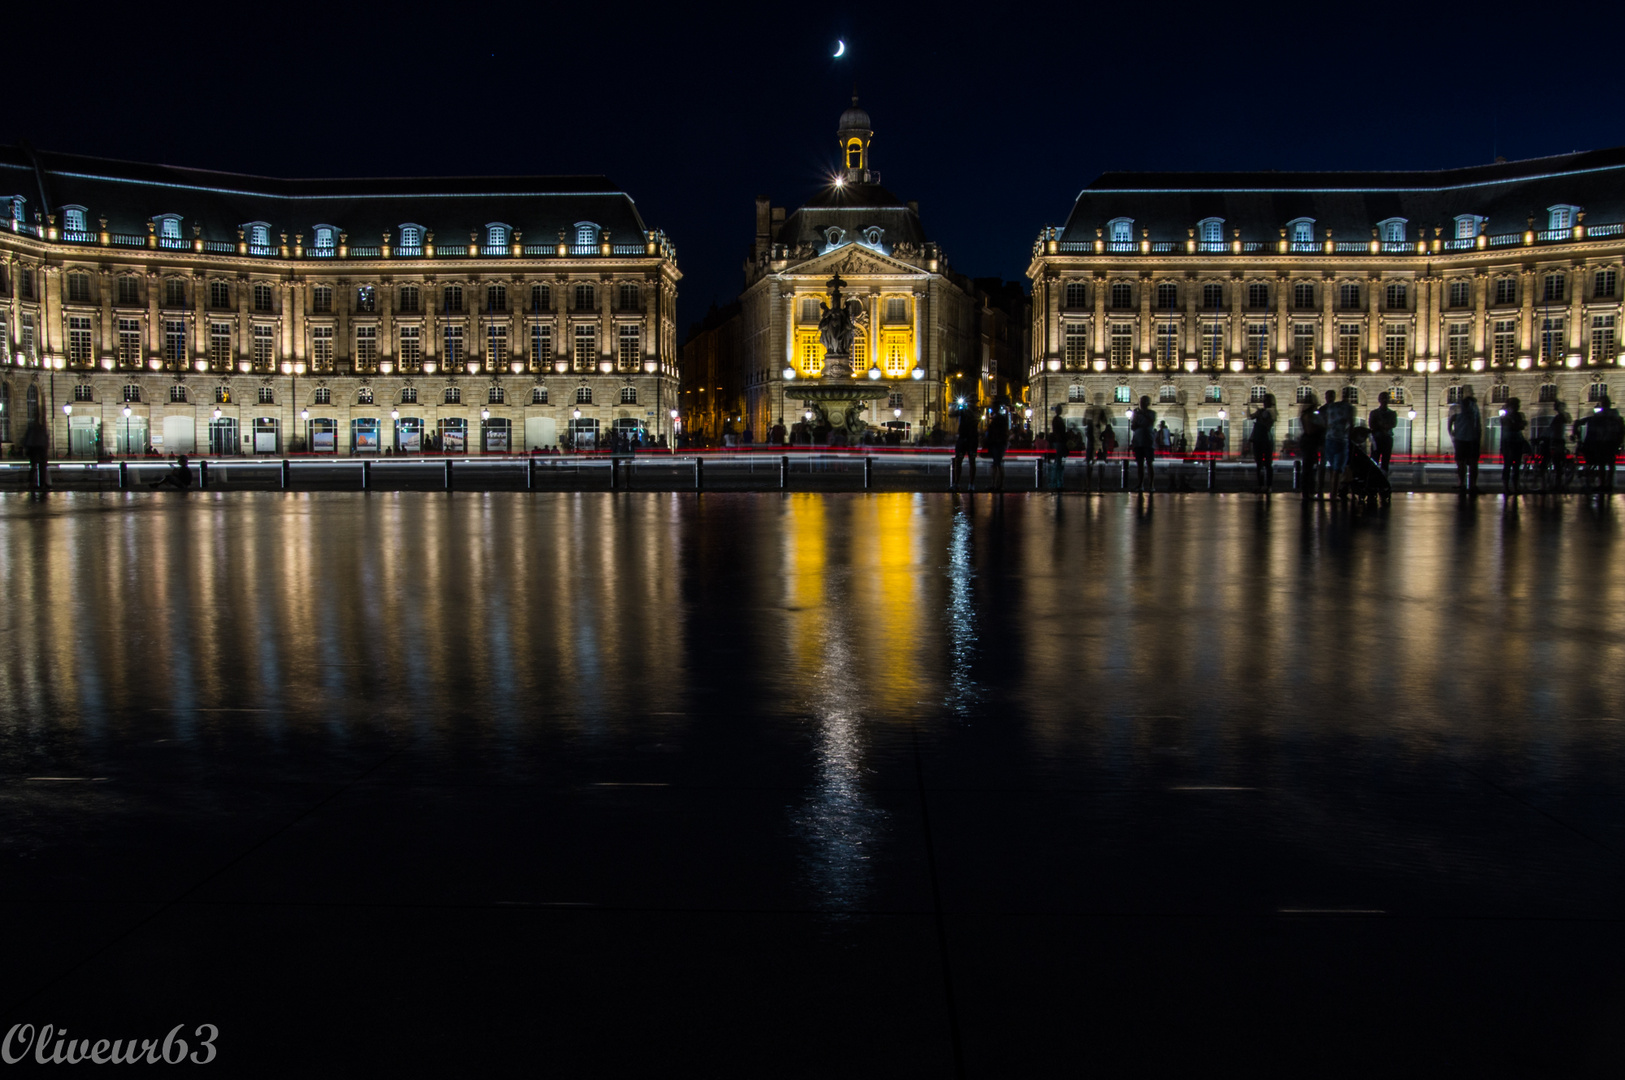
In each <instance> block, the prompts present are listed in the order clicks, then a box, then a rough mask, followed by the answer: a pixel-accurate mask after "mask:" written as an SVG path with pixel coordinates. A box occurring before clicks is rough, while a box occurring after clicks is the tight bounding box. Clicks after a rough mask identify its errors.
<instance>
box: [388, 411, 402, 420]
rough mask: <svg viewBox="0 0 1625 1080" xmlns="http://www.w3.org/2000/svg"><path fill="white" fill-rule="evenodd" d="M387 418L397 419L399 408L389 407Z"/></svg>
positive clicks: (399, 416)
mask: <svg viewBox="0 0 1625 1080" xmlns="http://www.w3.org/2000/svg"><path fill="white" fill-rule="evenodd" d="M389 418H390V419H391V420H399V419H400V418H401V410H399V409H391V410H389Z"/></svg>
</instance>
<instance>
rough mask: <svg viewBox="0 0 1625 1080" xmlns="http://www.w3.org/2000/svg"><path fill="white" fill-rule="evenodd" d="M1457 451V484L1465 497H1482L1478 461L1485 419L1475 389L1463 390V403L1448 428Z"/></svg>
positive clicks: (1460, 403)
mask: <svg viewBox="0 0 1625 1080" xmlns="http://www.w3.org/2000/svg"><path fill="white" fill-rule="evenodd" d="M1447 426H1448V428H1449V431H1450V442H1451V443H1452V444H1453V445H1454V447H1455V451H1456V482H1457V484H1458V485H1459V487H1458V488H1457V490H1459V491H1460V492H1461V493H1462V494H1463V495H1477V494H1478V458H1479V452H1480V449H1481V448H1482V446H1483V441H1482V440H1483V438H1484V416H1483V414H1482V413H1481V412H1479V409H1478V399H1477V398H1476V397H1474V396H1473V388H1472V387H1471V386H1463V387H1462V388H1461V401H1460V402H1458V403H1457V405H1456V411H1455V413H1453V414H1452V415H1451V417H1450V423H1449V424H1448V425H1447Z"/></svg>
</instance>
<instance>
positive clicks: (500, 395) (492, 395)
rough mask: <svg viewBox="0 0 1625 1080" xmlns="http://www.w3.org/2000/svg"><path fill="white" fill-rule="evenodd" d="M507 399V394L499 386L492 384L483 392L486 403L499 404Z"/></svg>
mask: <svg viewBox="0 0 1625 1080" xmlns="http://www.w3.org/2000/svg"><path fill="white" fill-rule="evenodd" d="M507 400H508V395H507V393H506V392H504V391H503V389H502V387H500V386H493V387H491V389H489V390H487V391H486V392H485V403H486V404H487V405H501V404H503V403H504V402H506V401H507Z"/></svg>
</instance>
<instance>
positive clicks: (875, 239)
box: [863, 225, 886, 247]
mask: <svg viewBox="0 0 1625 1080" xmlns="http://www.w3.org/2000/svg"><path fill="white" fill-rule="evenodd" d="M885 235H886V230H885V229H882V228H881V227H880V226H879V225H871V226H869V227H868V228H867V229H864V230H863V240H864V242H865V243H866V244H868V245H869V246H870V247H879V246H880V241H881V240H882V239H883V238H884V237H885Z"/></svg>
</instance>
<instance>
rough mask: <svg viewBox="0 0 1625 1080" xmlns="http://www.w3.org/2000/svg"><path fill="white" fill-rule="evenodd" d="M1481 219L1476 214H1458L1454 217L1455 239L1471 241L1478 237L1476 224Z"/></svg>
mask: <svg viewBox="0 0 1625 1080" xmlns="http://www.w3.org/2000/svg"><path fill="white" fill-rule="evenodd" d="M1482 220H1483V219H1482V218H1480V217H1479V216H1478V215H1477V214H1458V215H1457V216H1456V239H1457V240H1471V239H1472V238H1473V237H1475V236H1477V235H1478V223H1479V222H1480V221H1482Z"/></svg>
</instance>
